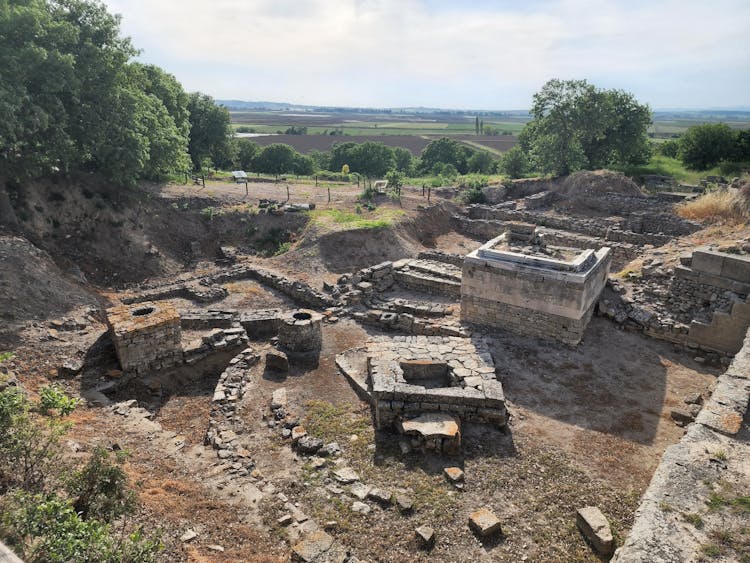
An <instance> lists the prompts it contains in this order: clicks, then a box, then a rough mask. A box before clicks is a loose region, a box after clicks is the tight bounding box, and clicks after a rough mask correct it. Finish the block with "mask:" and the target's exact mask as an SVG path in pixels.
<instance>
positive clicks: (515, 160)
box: [500, 147, 529, 178]
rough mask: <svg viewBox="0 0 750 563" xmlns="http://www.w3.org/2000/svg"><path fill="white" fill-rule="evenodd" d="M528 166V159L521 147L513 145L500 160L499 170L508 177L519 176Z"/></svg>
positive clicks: (524, 172)
mask: <svg viewBox="0 0 750 563" xmlns="http://www.w3.org/2000/svg"><path fill="white" fill-rule="evenodd" d="M528 168H529V160H528V158H526V154H525V153H524V152H523V150H522V149H521V147H513V148H511V149H510V150H509V151H507V152H506V153H505V154H503V158H502V159H501V160H500V170H501V171H502V172H503V173H504V174H506V175H507V176H508V177H509V178H521V177H522V176H523V175H524V174H526V171H527V170H528Z"/></svg>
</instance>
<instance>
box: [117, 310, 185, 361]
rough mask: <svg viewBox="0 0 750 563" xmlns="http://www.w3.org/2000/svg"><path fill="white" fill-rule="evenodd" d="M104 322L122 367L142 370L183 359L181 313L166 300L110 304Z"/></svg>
mask: <svg viewBox="0 0 750 563" xmlns="http://www.w3.org/2000/svg"><path fill="white" fill-rule="evenodd" d="M107 324H108V325H109V330H110V334H111V335H112V340H113V341H114V344H115V349H116V350H117V357H118V358H119V360H120V365H121V366H122V369H123V371H131V372H135V373H138V374H141V373H144V372H145V371H147V370H150V369H162V368H166V367H171V366H173V365H175V364H178V363H180V362H182V346H181V336H182V332H181V328H180V315H179V313H178V312H177V310H176V309H175V308H174V306H173V305H172V304H171V303H169V302H168V301H147V302H145V303H139V304H137V305H119V306H117V307H112V308H111V309H107Z"/></svg>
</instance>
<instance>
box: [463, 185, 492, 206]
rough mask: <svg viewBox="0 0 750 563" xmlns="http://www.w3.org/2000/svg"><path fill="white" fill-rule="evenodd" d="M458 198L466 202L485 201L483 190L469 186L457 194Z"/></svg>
mask: <svg viewBox="0 0 750 563" xmlns="http://www.w3.org/2000/svg"><path fill="white" fill-rule="evenodd" d="M458 199H460V200H461V201H462V202H463V203H466V204H472V203H487V196H486V195H484V192H483V191H482V190H481V188H471V189H468V190H464V191H462V192H461V193H460V194H459V196H458Z"/></svg>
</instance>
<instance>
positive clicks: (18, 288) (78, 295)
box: [0, 236, 97, 324]
mask: <svg viewBox="0 0 750 563" xmlns="http://www.w3.org/2000/svg"><path fill="white" fill-rule="evenodd" d="M0 263H1V264H2V268H0V288H1V290H0V318H2V319H3V320H4V321H8V322H9V324H13V323H16V322H22V321H27V320H32V319H45V318H48V317H51V316H58V315H63V314H65V313H67V312H68V311H71V310H73V309H75V308H77V307H80V306H82V305H97V300H96V298H95V297H94V295H93V294H92V293H90V292H89V291H88V290H86V289H85V288H84V287H83V285H82V284H80V283H78V282H76V281H75V279H74V276H73V275H72V274H65V273H64V272H63V271H61V270H60V268H58V267H57V265H56V264H55V262H54V261H53V260H52V258H51V257H50V255H49V254H47V253H46V252H44V251H43V250H40V249H39V248H37V247H36V246H34V245H33V244H31V243H30V242H29V241H28V240H26V239H25V238H21V237H16V236H0Z"/></svg>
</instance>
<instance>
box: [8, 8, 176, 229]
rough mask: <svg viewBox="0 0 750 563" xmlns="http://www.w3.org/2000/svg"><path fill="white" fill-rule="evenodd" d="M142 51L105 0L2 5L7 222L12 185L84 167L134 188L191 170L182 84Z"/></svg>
mask: <svg viewBox="0 0 750 563" xmlns="http://www.w3.org/2000/svg"><path fill="white" fill-rule="evenodd" d="M135 54H136V50H135V49H134V48H133V47H132V45H131V44H130V42H129V40H128V39H124V38H122V37H120V29H119V18H118V17H116V16H112V15H111V14H109V13H108V12H107V10H106V9H105V7H104V6H103V5H102V4H100V3H99V2H94V1H89V0H56V1H52V0H23V1H15V2H11V3H9V2H7V0H6V1H3V2H0V147H2V148H1V149H0V215H2V217H0V218H5V216H6V212H7V207H5V206H4V204H3V201H4V200H6V198H7V193H6V180H12V181H16V182H20V181H23V180H25V179H28V178H30V177H34V176H39V175H44V174H49V173H52V172H56V171H62V172H67V171H72V170H76V169H79V168H86V169H87V170H93V171H98V172H101V173H102V174H103V175H104V176H105V177H107V178H109V179H111V180H114V181H116V182H118V183H120V184H123V185H130V184H134V183H135V182H136V181H137V180H138V179H140V178H153V179H159V178H162V177H164V176H166V175H167V174H169V173H171V172H174V171H177V170H180V169H183V168H184V167H185V163H186V162H187V159H186V152H185V149H186V145H187V134H188V128H187V121H186V120H187V108H186V105H185V104H186V98H185V95H184V92H183V91H182V87H181V86H180V85H179V83H177V81H176V80H174V78H173V77H171V76H170V75H168V74H166V73H164V72H163V71H161V70H160V69H158V68H156V67H152V66H148V65H141V64H138V63H133V62H130V59H131V58H132V57H133V56H134V55H135ZM6 203H7V202H6ZM3 208H4V209H3Z"/></svg>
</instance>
